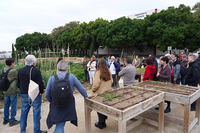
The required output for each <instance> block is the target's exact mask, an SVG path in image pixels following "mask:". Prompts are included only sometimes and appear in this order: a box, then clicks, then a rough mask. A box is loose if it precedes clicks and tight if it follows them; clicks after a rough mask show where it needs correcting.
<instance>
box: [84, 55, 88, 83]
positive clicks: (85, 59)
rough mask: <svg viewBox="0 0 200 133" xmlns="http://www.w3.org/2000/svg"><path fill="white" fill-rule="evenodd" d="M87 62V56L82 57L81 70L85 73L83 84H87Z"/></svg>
mask: <svg viewBox="0 0 200 133" xmlns="http://www.w3.org/2000/svg"><path fill="white" fill-rule="evenodd" d="M88 62H89V60H88V59H87V56H84V59H83V70H84V73H85V82H87V81H88V80H89V74H88V70H87V64H88Z"/></svg>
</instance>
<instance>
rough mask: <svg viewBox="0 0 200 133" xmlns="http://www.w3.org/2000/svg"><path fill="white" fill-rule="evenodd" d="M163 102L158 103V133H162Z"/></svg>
mask: <svg viewBox="0 0 200 133" xmlns="http://www.w3.org/2000/svg"><path fill="white" fill-rule="evenodd" d="M164 107H165V104H164V101H162V102H161V103H159V116H158V131H159V132H164Z"/></svg>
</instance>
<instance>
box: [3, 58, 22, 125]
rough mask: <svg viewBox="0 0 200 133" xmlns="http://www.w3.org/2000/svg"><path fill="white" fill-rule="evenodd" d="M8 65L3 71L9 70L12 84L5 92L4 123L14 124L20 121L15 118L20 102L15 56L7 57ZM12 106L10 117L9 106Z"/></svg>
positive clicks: (9, 79) (9, 78)
mask: <svg viewBox="0 0 200 133" xmlns="http://www.w3.org/2000/svg"><path fill="white" fill-rule="evenodd" d="M5 62H6V67H5V68H4V69H3V70H2V72H3V73H6V72H7V71H9V72H8V74H7V79H8V81H9V82H10V86H9V88H8V90H7V91H3V93H4V121H3V125H6V124H7V123H9V126H10V127H11V126H14V125H17V124H19V123H20V122H19V121H18V120H16V119H15V116H16V113H17V103H18V93H19V89H18V88H17V70H16V69H13V67H14V65H15V60H14V59H13V58H8V59H6V61H5ZM10 106H11V117H10V119H9V107H10Z"/></svg>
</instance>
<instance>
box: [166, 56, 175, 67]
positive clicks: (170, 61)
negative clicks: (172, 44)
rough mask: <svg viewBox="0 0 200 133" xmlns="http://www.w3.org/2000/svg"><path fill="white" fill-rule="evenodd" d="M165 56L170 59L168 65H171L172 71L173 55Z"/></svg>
mask: <svg viewBox="0 0 200 133" xmlns="http://www.w3.org/2000/svg"><path fill="white" fill-rule="evenodd" d="M165 56H167V57H168V59H169V62H168V64H169V66H170V67H171V69H172V65H173V61H172V59H171V55H170V54H166V55H165Z"/></svg>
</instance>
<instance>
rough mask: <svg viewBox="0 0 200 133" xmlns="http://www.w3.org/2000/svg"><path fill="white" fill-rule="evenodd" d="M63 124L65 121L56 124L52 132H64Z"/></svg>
mask: <svg viewBox="0 0 200 133" xmlns="http://www.w3.org/2000/svg"><path fill="white" fill-rule="evenodd" d="M64 126H65V122H62V123H59V124H56V127H55V130H54V132H53V133H64Z"/></svg>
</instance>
